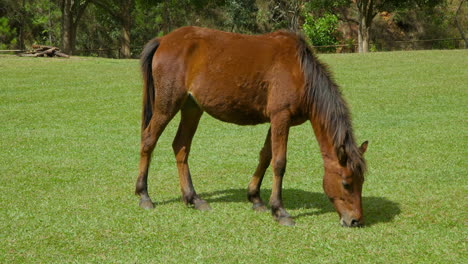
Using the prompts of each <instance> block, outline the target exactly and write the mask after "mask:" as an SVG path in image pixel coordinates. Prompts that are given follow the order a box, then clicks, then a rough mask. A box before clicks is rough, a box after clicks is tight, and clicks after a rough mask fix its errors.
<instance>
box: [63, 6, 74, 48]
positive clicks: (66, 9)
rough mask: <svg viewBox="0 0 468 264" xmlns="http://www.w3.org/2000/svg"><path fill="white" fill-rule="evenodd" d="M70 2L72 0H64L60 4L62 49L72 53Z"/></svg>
mask: <svg viewBox="0 0 468 264" xmlns="http://www.w3.org/2000/svg"><path fill="white" fill-rule="evenodd" d="M71 2H72V0H64V1H63V5H62V50H63V52H65V53H67V54H72V42H71V35H72V30H73V27H72V24H73V14H72V10H71V7H72V3H71Z"/></svg>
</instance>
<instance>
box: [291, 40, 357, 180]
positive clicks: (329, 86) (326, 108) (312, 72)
mask: <svg viewBox="0 0 468 264" xmlns="http://www.w3.org/2000/svg"><path fill="white" fill-rule="evenodd" d="M297 39H298V45H297V56H298V58H299V62H300V65H301V69H302V71H303V73H304V80H305V87H304V95H303V103H304V106H305V108H306V111H307V112H308V113H311V114H312V116H313V117H315V118H313V119H314V120H319V122H320V123H321V124H320V125H321V126H322V127H323V129H324V131H325V132H326V133H328V135H329V136H330V138H331V139H332V144H333V146H334V148H335V152H336V153H338V152H339V149H340V148H341V147H343V148H344V151H345V153H346V155H347V166H348V168H349V169H350V170H351V171H353V172H354V174H355V175H356V176H358V177H363V176H364V172H365V171H366V162H365V160H364V158H363V155H362V153H361V152H360V150H359V148H358V147H357V146H356V143H355V139H354V134H353V127H352V124H351V116H350V112H349V110H348V106H347V104H346V102H345V101H344V99H343V97H342V96H341V91H340V89H339V87H338V85H337V84H336V83H335V81H334V80H333V77H332V75H331V73H330V71H329V70H328V68H327V66H326V65H325V64H323V63H321V62H320V61H319V60H318V59H317V58H316V57H315V56H314V54H313V52H312V50H311V48H310V47H309V45H308V44H307V42H306V41H305V39H304V37H302V36H300V35H298V36H297Z"/></svg>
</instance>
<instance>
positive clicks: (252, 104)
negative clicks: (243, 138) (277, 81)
mask: <svg viewBox="0 0 468 264" xmlns="http://www.w3.org/2000/svg"><path fill="white" fill-rule="evenodd" d="M211 95H213V94H211ZM192 97H193V98H194V100H195V101H196V102H197V104H198V105H199V106H200V107H201V108H202V109H203V111H205V112H207V113H208V114H209V115H211V116H212V117H214V118H216V119H219V120H221V121H224V122H228V123H234V124H238V125H256V124H261V123H266V122H269V117H268V115H267V113H266V109H265V105H266V104H265V103H264V102H259V101H258V100H257V98H255V97H250V98H245V97H242V96H241V97H231V96H229V95H227V94H224V95H218V96H205V97H199V98H197V97H198V96H196V95H193V94H192Z"/></svg>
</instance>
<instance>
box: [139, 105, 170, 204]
mask: <svg viewBox="0 0 468 264" xmlns="http://www.w3.org/2000/svg"><path fill="white" fill-rule="evenodd" d="M175 112H177V111H176V110H175V109H174V111H171V112H170V113H168V114H167V113H163V112H161V111H157V110H156V111H155V112H154V113H153V117H152V118H151V121H150V123H149V125H148V126H147V127H146V128H145V129H144V130H143V132H142V134H141V147H140V164H139V173H138V179H137V183H136V188H135V194H136V195H139V196H140V207H141V208H144V209H151V208H154V205H153V202H152V201H151V198H150V197H149V195H148V169H149V165H150V161H151V153H152V152H153V150H154V147H155V146H156V143H157V141H158V139H159V136H161V134H162V132H163V131H164V129H165V128H166V126H167V124H168V123H169V121H171V119H172V118H173V117H174V114H175Z"/></svg>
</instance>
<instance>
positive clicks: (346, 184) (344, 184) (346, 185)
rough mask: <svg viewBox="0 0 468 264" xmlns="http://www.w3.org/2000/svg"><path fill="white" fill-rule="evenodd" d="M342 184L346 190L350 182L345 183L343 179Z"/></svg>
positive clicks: (349, 186)
mask: <svg viewBox="0 0 468 264" xmlns="http://www.w3.org/2000/svg"><path fill="white" fill-rule="evenodd" d="M342 184H343V188H345V189H346V190H349V189H351V184H349V183H347V182H345V181H343V182H342Z"/></svg>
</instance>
